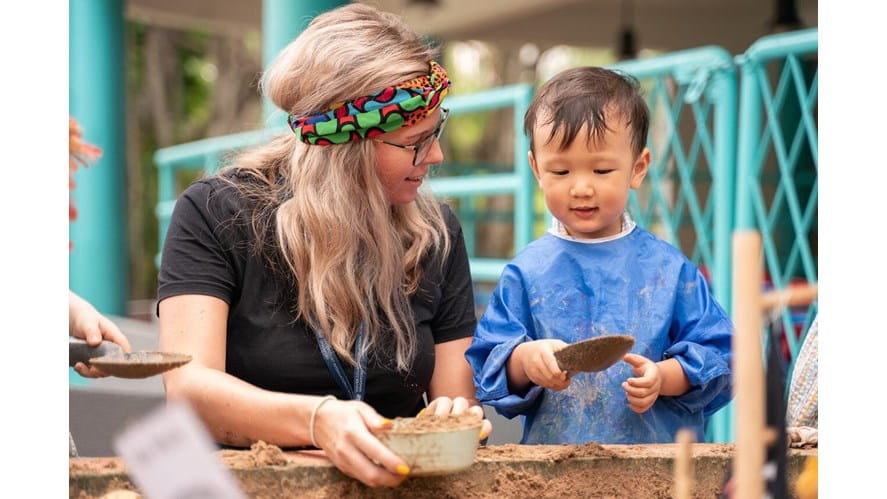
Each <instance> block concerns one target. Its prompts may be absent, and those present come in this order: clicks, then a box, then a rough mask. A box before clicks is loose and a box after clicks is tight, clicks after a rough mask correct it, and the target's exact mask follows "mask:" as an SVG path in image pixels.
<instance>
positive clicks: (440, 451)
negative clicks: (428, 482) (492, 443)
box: [376, 414, 483, 476]
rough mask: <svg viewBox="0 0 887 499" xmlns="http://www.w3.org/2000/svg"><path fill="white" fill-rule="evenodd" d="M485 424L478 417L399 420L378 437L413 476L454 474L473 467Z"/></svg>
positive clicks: (427, 417) (469, 415) (377, 435)
mask: <svg viewBox="0 0 887 499" xmlns="http://www.w3.org/2000/svg"><path fill="white" fill-rule="evenodd" d="M482 424H483V421H482V420H481V419H479V418H478V417H477V416H474V415H471V414H464V415H459V416H424V417H421V418H396V419H395V420H394V424H393V425H392V427H391V429H388V430H382V431H381V432H379V433H377V434H376V437H377V438H378V439H379V440H380V441H381V442H382V443H383V444H384V445H385V446H386V447H388V448H389V449H391V450H392V451H393V452H394V453H395V454H397V455H398V456H400V457H401V458H402V459H403V460H404V461H406V463H407V465H408V466H409V467H410V476H433V475H445V474H448V473H455V472H457V471H462V470H465V469H468V468H470V467H471V465H472V464H474V456H475V454H476V453H477V446H478V437H479V436H480V429H481V425H482Z"/></svg>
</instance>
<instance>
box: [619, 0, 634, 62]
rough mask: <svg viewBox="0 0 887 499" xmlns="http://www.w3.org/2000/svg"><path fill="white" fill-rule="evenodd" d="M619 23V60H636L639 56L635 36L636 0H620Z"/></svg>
mask: <svg viewBox="0 0 887 499" xmlns="http://www.w3.org/2000/svg"><path fill="white" fill-rule="evenodd" d="M619 21H620V26H621V28H620V31H619V51H618V54H619V60H620V61H623V60H626V59H634V58H636V57H637V56H638V49H637V40H636V37H635V34H634V0H619Z"/></svg>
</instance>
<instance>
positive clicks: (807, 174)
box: [736, 29, 819, 359]
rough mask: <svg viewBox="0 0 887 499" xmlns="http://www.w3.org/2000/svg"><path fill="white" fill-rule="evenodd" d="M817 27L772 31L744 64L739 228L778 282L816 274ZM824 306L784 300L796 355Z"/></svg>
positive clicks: (783, 314)
mask: <svg viewBox="0 0 887 499" xmlns="http://www.w3.org/2000/svg"><path fill="white" fill-rule="evenodd" d="M817 34H818V32H817V30H816V29H809V30H803V31H796V32H791V33H784V34H779V35H772V36H766V37H763V38H761V39H759V40H758V41H756V42H755V43H754V44H753V45H752V46H751V47H749V49H748V50H747V51H746V52H745V53H744V54H742V55H741V56H738V57H737V58H736V60H737V64H738V65H739V66H740V67H741V73H742V80H741V87H740V90H741V107H740V113H739V155H738V159H737V169H738V188H737V199H736V217H737V218H736V227H737V228H741V229H746V228H756V229H758V230H759V231H760V232H761V239H762V242H763V252H764V264H765V270H766V272H767V274H768V276H769V280H770V282H771V283H772V286H773V287H775V288H777V289H782V288H785V287H787V286H789V285H790V284H791V283H792V282H793V281H798V280H803V281H806V282H808V283H816V281H817V258H816V254H815V246H814V245H815V242H816V235H817V234H816V231H817V220H818V217H817V209H818V180H817V172H818V142H819V141H818V126H817V117H816V106H817V102H818V81H819V79H818V71H817V52H818V37H817ZM817 310H818V305H817V303H814V304H813V305H812V306H810V307H807V308H806V309H801V310H791V309H789V308H788V307H781V308H780V309H779V310H778V314H779V318H778V321H779V322H780V323H781V324H778V325H779V326H781V328H782V330H783V331H784V332H785V333H786V334H785V338H786V340H787V343H788V347H789V350H790V354H791V358H792V359H794V358H795V356H796V355H797V353H798V350H799V349H800V346H801V342H802V340H803V336H800V337H798V336H796V334H795V332H796V331H801V332H803V333H804V334H806V331H807V330H808V329H809V327H810V324H811V323H812V321H813V318H814V317H815V315H816V313H817Z"/></svg>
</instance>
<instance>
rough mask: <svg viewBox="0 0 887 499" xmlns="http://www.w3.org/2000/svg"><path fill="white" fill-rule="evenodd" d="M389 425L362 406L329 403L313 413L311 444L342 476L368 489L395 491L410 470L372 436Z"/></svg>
mask: <svg viewBox="0 0 887 499" xmlns="http://www.w3.org/2000/svg"><path fill="white" fill-rule="evenodd" d="M391 424H392V421H391V420H390V419H387V418H384V417H382V416H380V415H379V413H377V412H376V411H375V410H373V408H372V407H370V406H369V405H367V404H366V403H364V402H358V401H345V400H330V401H329V402H324V403H323V404H322V405H321V406H320V408H319V409H317V413H316V415H315V420H314V440H315V442H317V445H318V447H320V448H321V449H323V451H324V452H325V453H326V456H327V457H328V458H329V459H330V461H332V462H333V464H334V465H335V466H336V468H338V469H339V471H341V472H342V473H344V474H346V475H348V476H350V477H352V478H355V479H357V480H360V481H361V482H363V483H364V484H366V485H368V486H370V487H379V486H385V487H396V486H397V485H400V483H401V482H403V480H404V479H405V478H406V477H407V476H408V475H409V474H410V468H409V466H407V463H405V462H404V461H403V459H401V458H399V457H398V456H397V455H396V454H394V453H393V452H391V450H390V449H388V448H387V447H385V445H383V444H382V442H380V441H379V439H377V438H376V437H375V436H374V435H373V434H372V431H375V430H382V429H386V428H390V427H391ZM376 463H378V464H376Z"/></svg>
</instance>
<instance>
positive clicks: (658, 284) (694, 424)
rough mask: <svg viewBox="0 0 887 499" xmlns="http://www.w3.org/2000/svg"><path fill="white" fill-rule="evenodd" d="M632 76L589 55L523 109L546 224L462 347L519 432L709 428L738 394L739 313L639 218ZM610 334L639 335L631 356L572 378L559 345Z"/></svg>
mask: <svg viewBox="0 0 887 499" xmlns="http://www.w3.org/2000/svg"><path fill="white" fill-rule="evenodd" d="M648 124H649V112H648V110H647V106H646V104H645V103H644V100H643V98H642V97H641V96H640V93H639V89H638V84H637V81H636V80H634V79H633V78H631V77H629V76H623V75H620V74H618V73H615V72H613V71H609V70H606V69H601V68H593V67H584V68H575V69H569V70H566V71H563V72H561V73H560V74H558V75H557V76H555V77H554V78H553V79H552V80H550V81H549V82H548V83H546V84H545V85H543V86H542V88H540V89H539V92H538V93H537V95H536V97H535V98H534V99H533V102H532V104H531V105H530V108H529V109H528V110H527V114H526V117H525V120H524V131H525V133H527V134H528V135H529V136H530V151H529V158H530V165H531V166H532V167H533V173H534V174H535V176H536V180H537V182H538V183H539V187H540V189H541V190H542V192H543V194H544V197H545V203H546V205H547V206H548V210H549V211H550V212H551V214H552V215H553V216H554V218H555V223H554V226H553V228H552V229H551V230H549V232H548V233H547V234H545V235H543V236H542V237H540V238H539V239H537V240H536V241H534V242H532V243H531V244H529V245H528V246H527V247H526V248H525V249H524V250H522V251H521V252H520V253H519V254H518V255H517V256H516V257H515V258H514V260H512V261H511V262H510V263H509V264H508V265H507V266H506V267H505V270H504V271H503V273H502V276H501V278H500V280H499V283H498V285H497V287H496V290H495V291H494V292H493V295H492V297H491V299H490V304H489V306H488V307H487V309H486V312H485V313H484V315H483V317H482V318H481V321H480V323H479V324H478V326H477V329H476V331H475V335H474V340H473V341H472V344H471V347H470V348H469V349H468V351H467V352H466V354H465V355H466V357H467V359H468V361H469V363H470V364H471V367H472V369H473V370H474V381H475V385H476V386H477V397H478V400H479V401H480V402H482V403H484V404H487V405H491V406H493V407H495V408H496V410H497V412H499V413H500V414H502V415H504V416H506V417H509V418H513V417H514V416H516V415H524V416H526V418H525V420H524V433H523V438H522V440H521V443H525V444H560V443H574V444H579V443H584V442H588V441H594V442H599V443H619V444H628V443H650V442H673V441H674V435H675V433H676V432H677V430H678V429H680V428H682V427H689V428H693V429H694V430H696V433H697V438H698V439H700V440H701V439H702V438H703V425H704V423H705V418H706V417H708V416H709V415H710V414H711V413H713V412H714V411H716V410H717V409H719V408H721V407H723V406H724V405H725V404H726V403H727V402H728V401H729V400H730V391H731V375H730V358H731V353H730V341H731V334H732V330H733V328H732V324H731V323H730V320H729V319H728V317H727V314H726V313H724V311H723V309H721V307H720V306H718V304H717V303H716V302H715V301H714V299H713V298H712V296H711V294H710V292H709V288H708V284H707V283H706V281H705V279H704V278H703V276H702V274H701V273H700V272H699V270H698V269H697V268H696V267H695V266H694V265H693V264H692V263H691V262H690V261H689V260H687V258H685V257H684V256H683V255H682V254H681V252H680V251H679V250H677V249H675V248H674V247H673V246H671V245H669V244H668V243H666V242H664V241H662V240H660V239H657V238H656V237H655V236H653V235H652V234H650V233H649V232H647V231H646V230H644V229H642V228H640V227H637V226H636V225H635V223H634V222H633V221H632V219H631V217H629V215H628V213H627V212H626V211H625V205H626V201H627V200H628V193H629V189H637V188H638V187H639V186H640V185H641V181H643V179H644V176H645V175H646V173H647V167H648V166H649V164H650V151H649V150H648V149H647V148H646V147H644V145H645V143H646V138H647V128H648ZM605 334H628V335H631V336H633V337H634V338H635V345H634V347H633V348H632V353H629V354H627V355H626V356H625V358H624V360H625V362H624V363H622V362H620V363H618V364H616V365H614V366H612V367H610V368H608V369H606V370H604V371H601V372H596V373H578V374H576V375H575V376H572V377H569V378H568V377H567V373H566V372H564V371H562V370H561V369H560V368H559V367H558V363H557V361H556V360H555V357H554V352H555V351H557V350H559V349H561V348H563V347H564V346H566V345H567V344H568V343H573V342H576V341H579V340H583V339H586V338H591V337H595V336H600V335H605Z"/></svg>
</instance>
